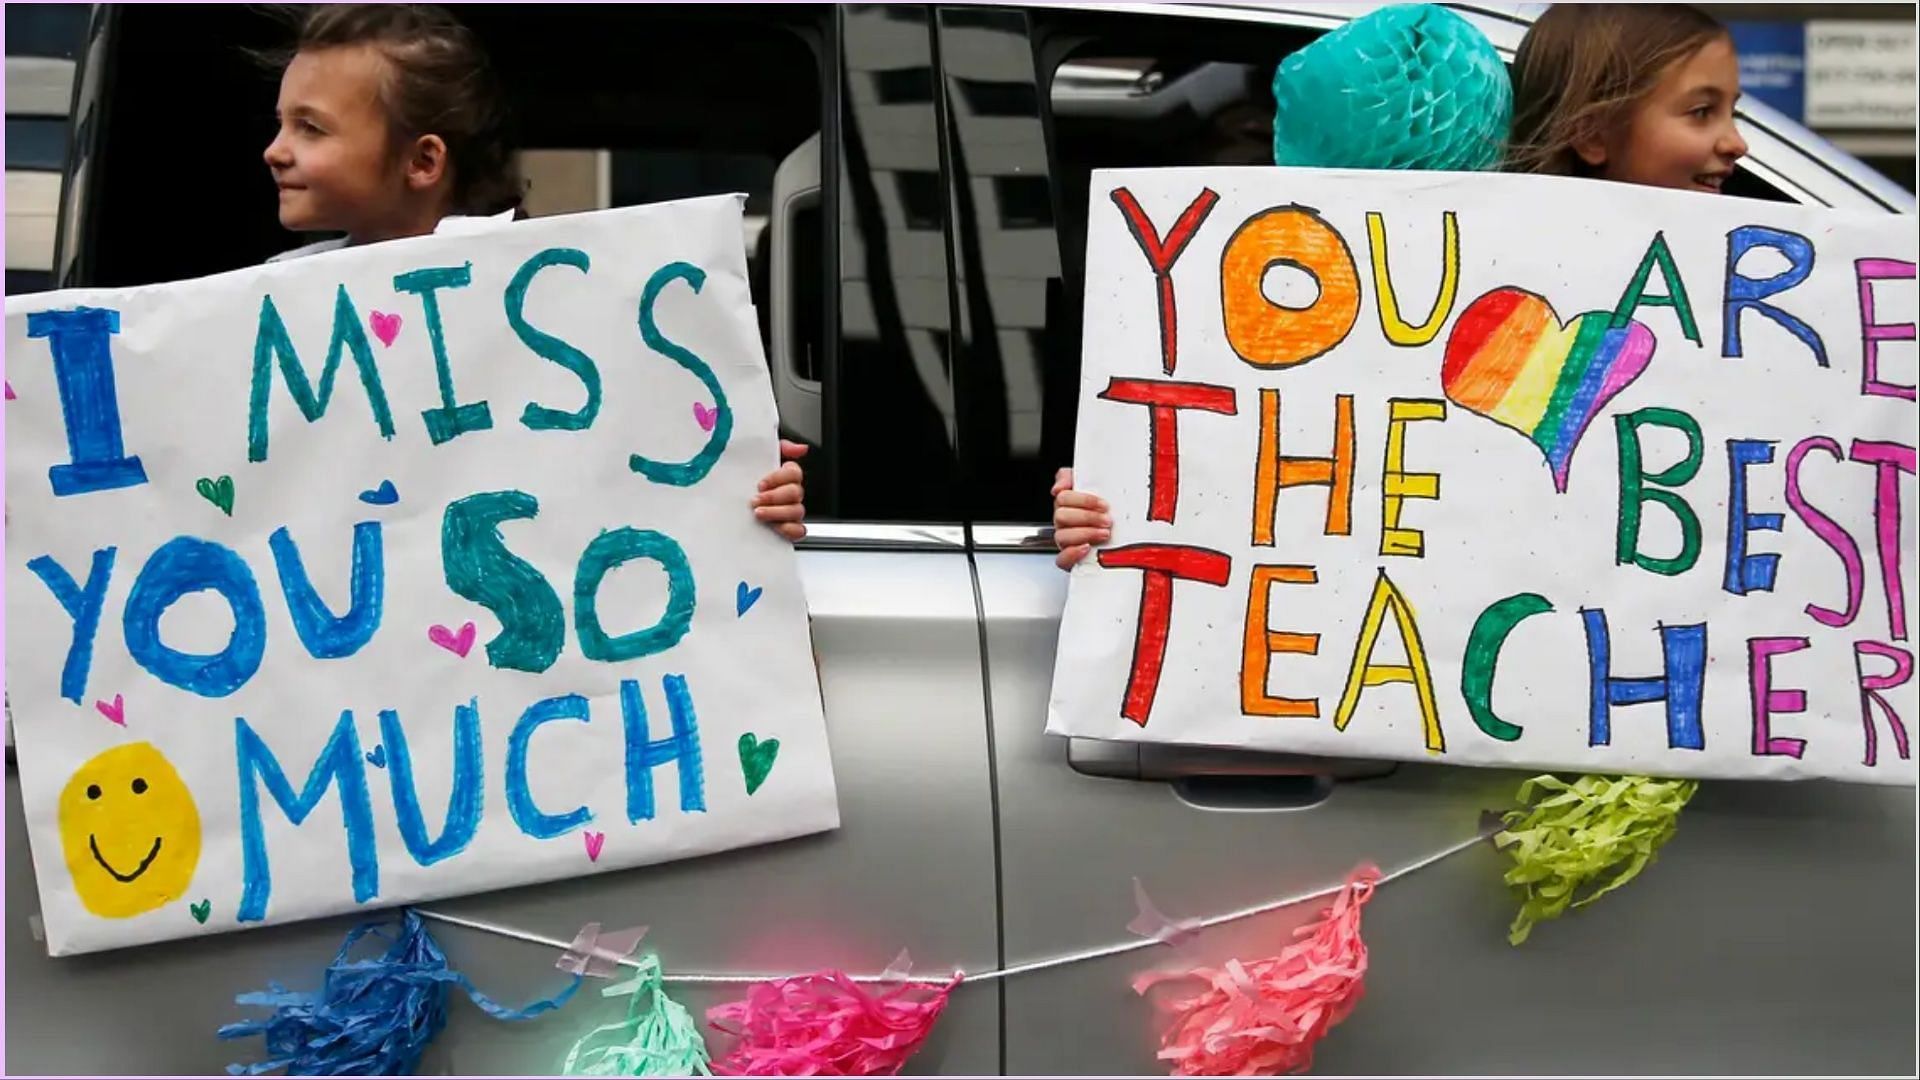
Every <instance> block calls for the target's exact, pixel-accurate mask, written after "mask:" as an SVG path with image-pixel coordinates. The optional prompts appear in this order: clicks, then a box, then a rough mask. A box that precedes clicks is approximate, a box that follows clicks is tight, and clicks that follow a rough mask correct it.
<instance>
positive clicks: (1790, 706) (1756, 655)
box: [1747, 637, 1807, 758]
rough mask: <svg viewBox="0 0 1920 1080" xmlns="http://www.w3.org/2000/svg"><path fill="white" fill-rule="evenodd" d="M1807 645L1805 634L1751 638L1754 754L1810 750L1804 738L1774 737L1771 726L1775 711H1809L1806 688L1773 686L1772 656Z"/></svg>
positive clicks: (1749, 663)
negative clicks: (1791, 636)
mask: <svg viewBox="0 0 1920 1080" xmlns="http://www.w3.org/2000/svg"><path fill="white" fill-rule="evenodd" d="M1806 647H1807V639H1806V638H1803V637H1798V638H1787V637H1763V638H1749V639H1748V641H1747V675H1748V677H1749V678H1750V679H1752V680H1753V756H1754V757H1769V756H1773V757H1777V756H1780V755H1785V756H1787V757H1792V758H1797V757H1799V756H1800V755H1801V754H1802V753H1804V752H1805V751H1806V749H1807V742H1806V740H1805V739H1788V738H1784V737H1783V738H1778V739H1776V738H1774V737H1773V734H1772V731H1771V730H1770V728H1769V724H1770V721H1771V719H1772V716H1773V714H1774V713H1803V712H1806V711H1807V692H1806V691H1805V690H1775V689H1774V688H1773V658H1774V657H1775V656H1778V655H1780V654H1782V653H1791V652H1799V651H1800V650H1801V649H1804V648H1806Z"/></svg>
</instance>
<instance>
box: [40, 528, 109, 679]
mask: <svg viewBox="0 0 1920 1080" xmlns="http://www.w3.org/2000/svg"><path fill="white" fill-rule="evenodd" d="M115 550H116V549H114V548H101V549H100V550H98V551H96V552H94V553H93V568H92V569H90V570H88V571H87V587H86V588H84V589H82V588H81V587H80V586H78V585H75V584H74V583H73V575H71V574H69V573H67V570H66V567H64V566H61V565H60V564H59V563H57V562H54V561H53V558H52V557H51V556H47V555H42V556H40V557H39V558H37V559H35V560H33V561H32V562H29V563H28V564H27V569H29V570H31V571H33V572H34V574H36V575H37V576H38V577H39V578H40V580H41V581H42V582H44V583H45V584H46V586H47V589H48V591H50V592H52V593H53V598H54V599H55V600H58V601H60V606H61V607H63V608H65V609H67V614H68V615H71V616H72V617H73V642H72V644H70V645H68V646H67V662H66V665H65V666H64V667H62V668H61V669H60V696H61V697H63V698H66V699H67V700H68V701H71V702H73V703H74V704H76V705H78V704H79V703H80V699H81V698H83V697H85V696H86V693H87V672H88V671H89V670H91V669H92V667H93V638H94V635H95V634H96V633H98V632H99V630H100V609H101V608H103V607H105V606H106V603H107V581H108V579H109V578H111V577H112V576H113V553H114V551H115Z"/></svg>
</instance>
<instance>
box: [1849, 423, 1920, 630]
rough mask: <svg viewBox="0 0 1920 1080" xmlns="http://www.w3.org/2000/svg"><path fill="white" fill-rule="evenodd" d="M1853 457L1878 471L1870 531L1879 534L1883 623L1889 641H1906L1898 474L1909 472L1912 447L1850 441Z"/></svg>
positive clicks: (1912, 453)
mask: <svg viewBox="0 0 1920 1080" xmlns="http://www.w3.org/2000/svg"><path fill="white" fill-rule="evenodd" d="M1852 456H1853V460H1855V461H1864V462H1868V463H1870V464H1872V465H1873V467H1874V471H1875V472H1877V473H1878V474H1879V476H1878V480H1879V483H1878V485H1877V489H1876V491H1875V492H1874V500H1873V531H1874V532H1875V533H1877V534H1879V542H1880V543H1879V546H1880V579H1881V581H1882V582H1883V583H1884V586H1885V588H1886V593H1887V626H1888V627H1889V628H1890V629H1891V630H1892V632H1893V640H1895V641H1905V640H1907V591H1906V589H1905V588H1904V587H1903V586H1902V585H1901V583H1900V474H1901V473H1908V474H1912V472H1913V468H1914V450H1913V447H1911V446H1905V445H1902V444H1901V443H1889V442H1867V441H1865V440H1862V439H1855V440H1853V454H1852Z"/></svg>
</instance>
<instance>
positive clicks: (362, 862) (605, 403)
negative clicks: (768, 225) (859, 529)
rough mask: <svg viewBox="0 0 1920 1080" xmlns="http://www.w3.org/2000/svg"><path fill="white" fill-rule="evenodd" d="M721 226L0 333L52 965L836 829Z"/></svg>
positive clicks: (349, 270) (754, 353)
mask: <svg viewBox="0 0 1920 1080" xmlns="http://www.w3.org/2000/svg"><path fill="white" fill-rule="evenodd" d="M740 236H741V208H740V203H739V200H738V199H736V198H732V197H726V198H717V199H700V200H692V201H688V202H683V203H672V204H663V205H659V206H651V207H640V208H633V209H625V210H616V211H607V212H602V213H594V214H583V215H576V216H571V217H560V218H552V219H545V220H539V221H529V222H522V223H517V224H505V225H501V226H498V227H495V228H491V229H488V230H486V231H483V232H479V233H475V234H470V235H443V236H433V237H423V238H419V239H414V240H407V241H401V242H395V243H389V244H380V245H374V246H371V247H368V248H363V249H358V250H348V251H343V252H338V253H332V254H325V255H318V256H313V257H310V258H305V259H299V260H294V261H290V262H285V263H279V264H274V265H269V266H264V267H259V268H255V269H248V270H242V271H237V272H234V273H229V274H222V275H219V276H216V277H210V278H203V279H199V280H194V281H185V282H178V283H173V284H166V285H156V286H151V287H144V288H133V289H115V290H74V291H67V292H59V293H51V294H44V295H37V296H21V297H9V298H8V300H7V307H6V317H7V375H8V380H9V384H10V386H11V387H12V390H13V394H14V399H13V400H11V401H8V402H7V403H6V408H7V514H8V519H9V524H8V537H7V541H8V542H7V621H8V626H9V628H10V629H11V630H12V631H13V632H12V634H11V635H10V639H9V641H8V646H9V647H8V650H7V690H8V694H9V697H10V699H11V703H12V709H13V715H14V721H15V724H16V727H17V731H16V740H17V743H18V753H19V763H20V782H21V786H22V796H23V798H24V801H25V805H26V813H27V825H28V832H29V836H30V837H31V841H32V846H33V857H34V868H35V873H36V875H37V877H38V879H39V885H40V898H41V903H42V905H43V910H44V913H45V916H46V929H47V937H48V944H49V947H50V949H51V951H52V952H54V953H55V954H65V953H79V952H87V951H91V950H98V949H105V948H111V947H115V946H121V945H127V944H132V943H137V942H143V941H151V940H156V939H165V938H176V937H183V936H190V935H197V934H205V933H211V932H215V931H221V930H231V929H236V928H241V927H246V926H250V925H257V924H261V923H268V922H285V921H289V920H294V919H302V918H311V917H314V916H320V915H326V914H330V913H335V912H341V911H348V910H353V909H356V908H369V907H375V906H385V905H392V904H398V903H403V902H409V901H415V900H423V899H430V898H434V897H441V896H449V895H454V894H461V893H471V892H477V891H481V890H486V889H492V888H497V887H501V886H506V885H513V884H518V883H523V882H535V881H549V880H554V879H563V878H568V877H574V876H580V875H586V874H592V873H598V872H603V871H606V870H611V869H617V868H621V867H631V866H637V865H641V864H646V863H655V862H660V861H664V860H669V859H679V858H685V857H687V856H692V855H698V854H702V853H706V852H712V851H719V850H724V849H728V848H735V847H740V846H743V845H747V844H756V843H761V842H765V841H771V840H778V839H782V838H786V837H792V836H797V835H802V834H806V833H813V832H818V831H821V830H825V829H831V828H834V827H836V826H837V824H838V810H837V806H836V801H835V796H834V786H833V775H832V770H831V766H830V761H829V758H828V752H827V739H826V729H825V723H824V720H823V717H822V713H821V705H820V693H819V688H818V684H817V681H816V676H815V672H814V668H813V661H812V655H811V651H810V649H809V646H808V641H809V636H808V629H807V621H806V607H805V600H804V597H803V596H802V594H801V589H800V580H799V577H798V574H797V570H796V565H795V558H794V555H793V552H792V549H791V547H790V545H789V544H788V543H787V542H786V541H785V540H783V539H781V538H780V537H779V536H777V535H776V534H774V533H773V532H772V531H770V530H769V529H767V528H766V527H764V526H762V525H759V524H758V523H756V522H755V521H754V519H753V517H752V514H751V513H750V512H749V508H748V500H749V498H750V497H751V495H752V493H753V491H754V488H755V484H756V481H757V480H758V479H759V477H761V476H763V475H765V474H766V473H767V472H768V471H770V470H771V469H772V468H773V467H774V465H775V464H776V461H777V450H776V446H775V432H776V417H775V413H774V403H773V395H772V389H771V384H770V383H769V381H768V376H767V371H766V361H765V359H764V356H763V355H762V351H761V346H760V342H759V338H758V335H757V333H756V330H755V320H754V316H753V306H752V300H751V298H750V297H749V295H748V289H747V279H746V267H745V261H744V257H743V254H742V251H741V245H740Z"/></svg>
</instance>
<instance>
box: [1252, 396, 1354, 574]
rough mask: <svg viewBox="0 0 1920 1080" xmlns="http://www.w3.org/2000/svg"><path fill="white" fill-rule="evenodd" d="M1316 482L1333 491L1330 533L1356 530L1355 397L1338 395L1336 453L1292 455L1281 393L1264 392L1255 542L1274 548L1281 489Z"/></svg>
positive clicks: (1329, 495) (1335, 403) (1255, 486)
mask: <svg viewBox="0 0 1920 1080" xmlns="http://www.w3.org/2000/svg"><path fill="white" fill-rule="evenodd" d="M1306 485H1311V486H1314V487H1324V488H1331V489H1332V490H1331V491H1329V492H1327V527H1326V534H1327V535H1328V536H1346V535H1347V534H1349V533H1351V532H1352V531H1353V395H1352V394H1340V395H1337V396H1336V397H1335V398H1334V399H1333V456H1332V457H1330V458H1323V457H1286V456H1283V455H1282V454H1281V453H1280V391H1278V390H1271V389H1262V390H1261V391H1260V457H1259V460H1257V461H1255V462H1254V478H1253V542H1254V544H1255V545H1257V546H1259V547H1272V546H1273V519H1274V514H1275V512H1276V511H1277V510H1278V503H1279V501H1280V499H1279V496H1280V489H1281V488H1288V487H1300V486H1306Z"/></svg>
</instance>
